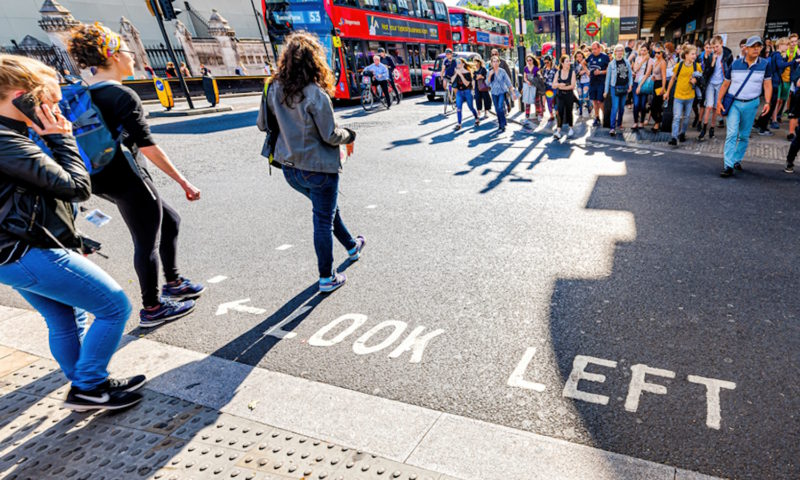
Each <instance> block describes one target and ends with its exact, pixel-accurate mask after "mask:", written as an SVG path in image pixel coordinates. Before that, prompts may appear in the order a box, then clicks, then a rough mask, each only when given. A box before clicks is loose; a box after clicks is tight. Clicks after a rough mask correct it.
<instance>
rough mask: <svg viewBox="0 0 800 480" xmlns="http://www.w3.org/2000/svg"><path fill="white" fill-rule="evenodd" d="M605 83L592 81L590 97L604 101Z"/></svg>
mask: <svg viewBox="0 0 800 480" xmlns="http://www.w3.org/2000/svg"><path fill="white" fill-rule="evenodd" d="M605 90H606V85H605V83H590V84H589V98H590V99H592V100H596V101H598V102H602V101H603V94H604V93H605Z"/></svg>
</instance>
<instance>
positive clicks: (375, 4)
mask: <svg viewBox="0 0 800 480" xmlns="http://www.w3.org/2000/svg"><path fill="white" fill-rule="evenodd" d="M359 1H360V2H361V8H368V9H370V10H380V8H381V2H380V0H359Z"/></svg>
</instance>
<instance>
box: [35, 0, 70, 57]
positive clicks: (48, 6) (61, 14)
mask: <svg viewBox="0 0 800 480" xmlns="http://www.w3.org/2000/svg"><path fill="white" fill-rule="evenodd" d="M39 13H41V14H42V19H41V20H39V27H41V29H42V30H44V31H45V32H46V33H47V36H48V37H49V38H50V41H51V42H52V43H53V45H54V46H55V47H57V48H59V49H61V50H63V51H65V52H66V51H67V43H68V42H69V38H70V33H69V32H70V30H72V29H73V28H74V27H76V26H78V25H80V22H79V21H77V20H75V17H73V16H72V13H70V11H69V10H67V9H66V8H64V7H63V6H61V4H60V3H58V1H57V0H45V2H44V4H42V8H40V9H39Z"/></svg>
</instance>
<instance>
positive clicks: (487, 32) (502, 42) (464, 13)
mask: <svg viewBox="0 0 800 480" xmlns="http://www.w3.org/2000/svg"><path fill="white" fill-rule="evenodd" d="M447 10H448V13H449V14H450V28H451V30H452V32H453V46H454V48H455V50H456V51H462V52H477V53H478V54H480V56H481V57H483V58H489V55H490V54H491V53H492V49H493V48H496V49H498V50H500V54H501V56H503V57H508V56H509V55H510V56H513V49H514V34H513V33H512V32H511V25H510V24H509V23H508V22H507V21H505V20H503V19H502V18H497V17H493V16H491V15H488V14H486V13H484V12H478V11H475V10H470V9H468V8H462V7H448V8H447Z"/></svg>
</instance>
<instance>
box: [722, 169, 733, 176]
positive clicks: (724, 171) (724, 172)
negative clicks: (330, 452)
mask: <svg viewBox="0 0 800 480" xmlns="http://www.w3.org/2000/svg"><path fill="white" fill-rule="evenodd" d="M719 176H720V177H722V178H728V177H731V176H733V169H732V168H731V167H725V168H723V169H722V171H721V172H719Z"/></svg>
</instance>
